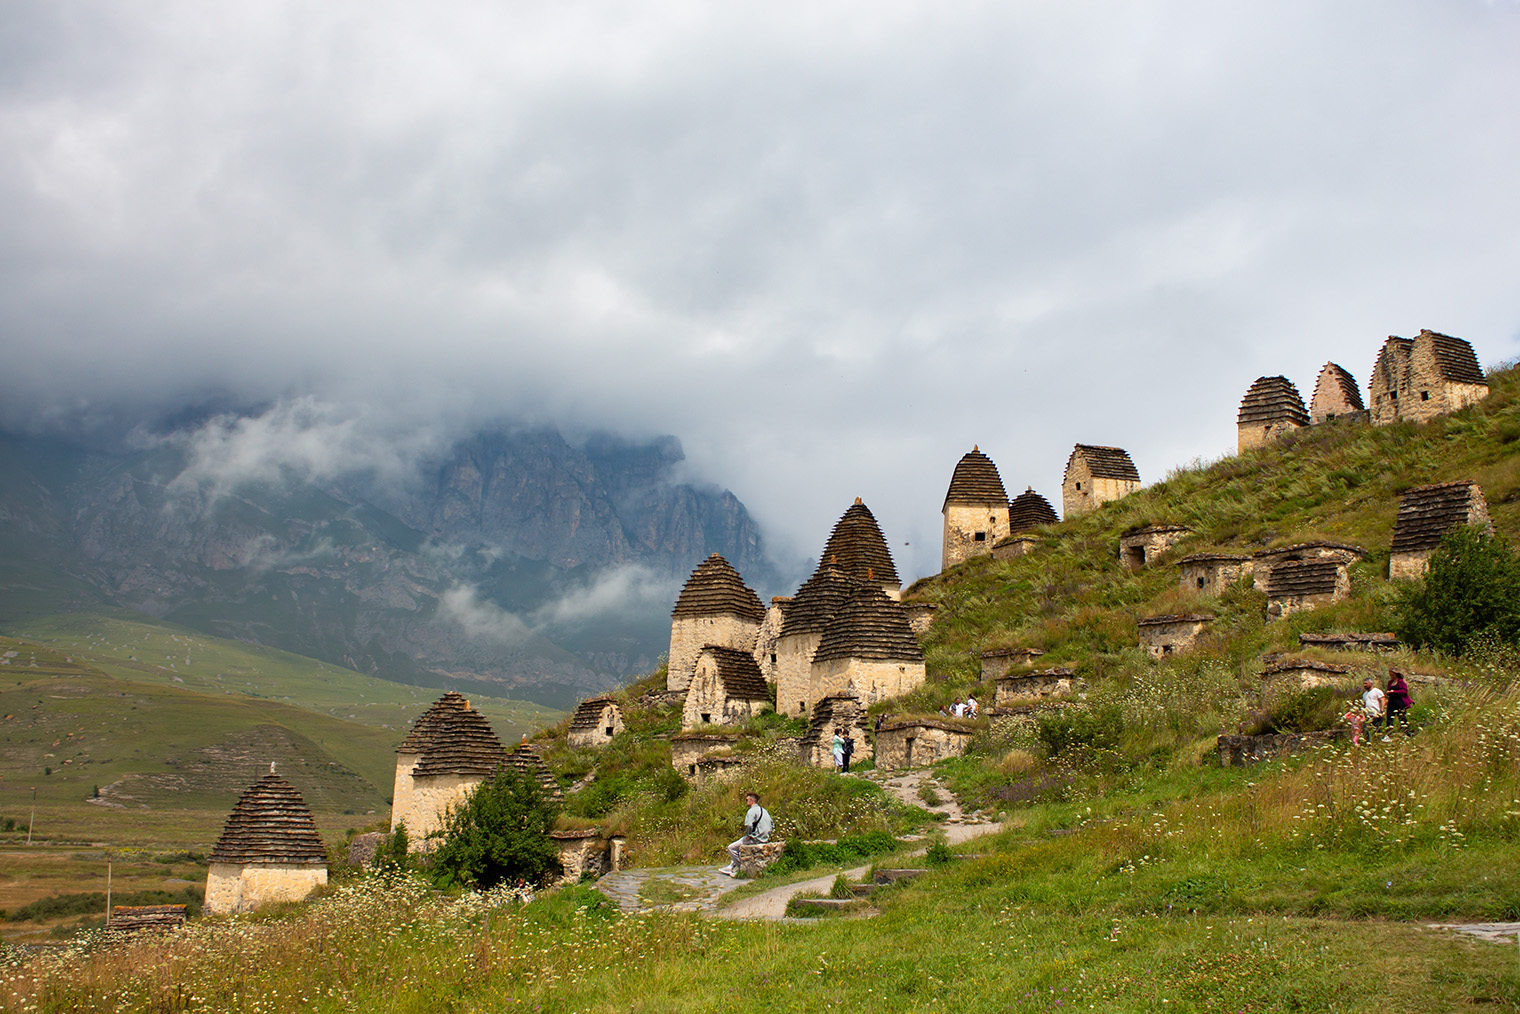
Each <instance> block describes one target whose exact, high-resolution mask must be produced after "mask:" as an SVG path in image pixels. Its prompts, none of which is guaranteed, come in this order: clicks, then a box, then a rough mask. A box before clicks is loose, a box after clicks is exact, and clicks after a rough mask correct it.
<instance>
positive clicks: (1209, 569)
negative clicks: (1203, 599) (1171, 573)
mask: <svg viewBox="0 0 1520 1014" xmlns="http://www.w3.org/2000/svg"><path fill="white" fill-rule="evenodd" d="M1251 566H1252V561H1251V559H1250V557H1246V556H1232V555H1231V554H1229V553H1194V554H1193V555H1192V556H1185V557H1183V558H1182V559H1180V560H1178V561H1177V569H1178V571H1180V573H1181V576H1180V577H1179V579H1178V586H1179V587H1180V588H1181V590H1182V591H1190V592H1196V593H1197V594H1199V595H1218V594H1220V593H1221V592H1223V591H1224V590H1225V589H1226V588H1228V587H1229V586H1230V585H1232V584H1234V583H1235V582H1236V581H1239V580H1240V575H1241V574H1249V573H1251Z"/></svg>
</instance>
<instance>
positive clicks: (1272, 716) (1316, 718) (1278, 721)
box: [1242, 687, 1345, 736]
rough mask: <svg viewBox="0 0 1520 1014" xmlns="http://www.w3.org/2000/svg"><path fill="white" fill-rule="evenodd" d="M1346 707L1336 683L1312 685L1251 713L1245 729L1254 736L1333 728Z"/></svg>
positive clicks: (1244, 726) (1243, 728)
mask: <svg viewBox="0 0 1520 1014" xmlns="http://www.w3.org/2000/svg"><path fill="white" fill-rule="evenodd" d="M1344 710H1345V700H1344V699H1343V698H1341V697H1337V696H1336V692H1335V689H1334V688H1333V687H1312V688H1310V689H1308V690H1299V691H1296V692H1294V693H1291V694H1288V695H1287V696H1285V697H1283V698H1282V700H1280V701H1278V702H1277V703H1276V704H1274V705H1272V706H1271V707H1270V708H1268V709H1267V710H1265V711H1262V712H1258V713H1257V714H1255V715H1253V716H1251V719H1250V720H1248V721H1247V722H1245V723H1244V724H1243V725H1242V731H1243V732H1244V733H1245V734H1247V735H1251V736H1258V735H1261V734H1263V733H1269V732H1315V731H1317V730H1319V729H1330V728H1333V727H1334V726H1335V724H1336V722H1337V721H1339V719H1340V716H1341V713H1342V712H1343V711H1344Z"/></svg>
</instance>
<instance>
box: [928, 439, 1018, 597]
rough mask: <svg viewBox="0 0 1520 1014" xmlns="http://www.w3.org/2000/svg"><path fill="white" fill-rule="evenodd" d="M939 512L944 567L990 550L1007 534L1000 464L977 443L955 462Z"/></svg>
mask: <svg viewBox="0 0 1520 1014" xmlns="http://www.w3.org/2000/svg"><path fill="white" fill-rule="evenodd" d="M940 513H941V514H943V515H944V517H945V526H944V543H943V549H942V551H941V554H940V569H941V570H947V569H949V568H950V567H953V566H955V565H956V564H957V563H960V562H962V561H964V560H968V559H970V558H971V557H973V556H985V555H987V554H989V553H991V552H992V546H993V543H995V542H997V540H999V539H1001V538H1002V537H1003V536H1005V535H1007V534H1008V494H1007V492H1005V491H1004V489H1003V480H1002V478H1001V477H1000V476H999V475H998V470H997V465H995V464H993V463H992V459H991V458H989V457H987V455H985V454H983V453H982V452H981V450H980V449H978V448H977V447H972V448H971V450H969V451H967V452H966V454H965V455H964V456H962V458H961V460H960V461H958V462H957V463H956V465H955V471H954V472H953V473H952V474H951V476H950V488H949V489H948V490H947V491H946V493H945V502H944V504H943V505H942V506H941V507H940Z"/></svg>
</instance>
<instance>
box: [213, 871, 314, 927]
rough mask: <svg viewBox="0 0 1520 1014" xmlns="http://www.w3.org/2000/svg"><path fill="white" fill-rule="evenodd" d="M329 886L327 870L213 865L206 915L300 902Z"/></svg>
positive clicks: (247, 910)
mask: <svg viewBox="0 0 1520 1014" xmlns="http://www.w3.org/2000/svg"><path fill="white" fill-rule="evenodd" d="M325 883H327V867H326V866H316V865H305V864H303V865H296V864H294V863H260V864H258V865H249V866H234V865H233V864H231V863H212V864H211V868H210V869H209V870H207V872H206V908H205V910H206V912H207V913H208V914H210V915H228V914H230V913H233V912H252V911H253V910H254V909H256V908H259V907H261V906H263V905H269V904H273V903H274V902H278V901H300V900H302V899H303V898H305V897H306V896H307V895H309V894H310V893H311V892H312V891H314V890H316V889H317V888H318V887H321V886H322V885H323V884H325Z"/></svg>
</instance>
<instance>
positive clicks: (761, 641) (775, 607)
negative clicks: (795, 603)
mask: <svg viewBox="0 0 1520 1014" xmlns="http://www.w3.org/2000/svg"><path fill="white" fill-rule="evenodd" d="M791 604H792V598H791V596H790V595H773V596H771V607H770V608H769V609H767V610H766V611H765V620H764V622H762V623H761V624H760V631H759V633H757V634H756V635H755V664H756V665H758V666H759V667H760V675H761V676H764V677H765V681H766V682H767V683H775V682H776V666H777V665H778V664H779V662H778V659H779V653H778V652H777V650H776V643H777V642H778V641H780V640H781V628H782V627H784V626H785V625H786V610H787V607H788V606H790V605H791Z"/></svg>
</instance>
